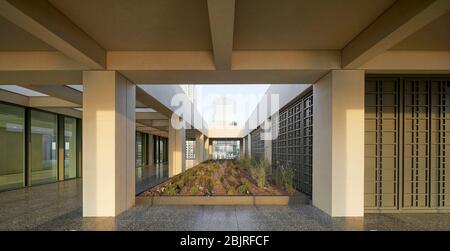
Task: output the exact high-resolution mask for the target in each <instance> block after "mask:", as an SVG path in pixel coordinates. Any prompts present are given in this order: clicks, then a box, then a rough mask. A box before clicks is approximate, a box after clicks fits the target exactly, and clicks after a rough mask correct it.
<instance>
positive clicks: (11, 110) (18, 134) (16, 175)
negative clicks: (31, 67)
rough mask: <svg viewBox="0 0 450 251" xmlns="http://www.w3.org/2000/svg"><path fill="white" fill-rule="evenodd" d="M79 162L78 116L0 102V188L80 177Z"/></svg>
mask: <svg viewBox="0 0 450 251" xmlns="http://www.w3.org/2000/svg"><path fill="white" fill-rule="evenodd" d="M58 139H60V141H58ZM26 142H29V148H28V149H27V147H26V146H27V144H26ZM58 160H61V161H63V162H62V163H59V164H63V167H61V168H62V169H60V170H59V168H58V165H59V164H58ZM80 163H81V123H80V122H79V120H78V119H76V118H72V117H67V116H64V115H57V114H54V113H51V112H44V111H40V110H35V109H31V108H27V107H22V106H18V105H14V104H8V103H2V102H0V191H4V190H11V189H16V188H21V187H25V186H33V185H39V184H46V183H51V182H56V181H58V180H59V178H61V179H65V180H67V179H73V178H77V177H81V173H80V169H81V165H80Z"/></svg>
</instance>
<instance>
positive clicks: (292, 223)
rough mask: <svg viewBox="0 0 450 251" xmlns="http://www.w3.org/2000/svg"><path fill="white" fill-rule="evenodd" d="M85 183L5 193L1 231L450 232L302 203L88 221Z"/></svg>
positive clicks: (155, 209) (0, 196)
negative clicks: (334, 213)
mask: <svg viewBox="0 0 450 251" xmlns="http://www.w3.org/2000/svg"><path fill="white" fill-rule="evenodd" d="M81 187H82V186H81V180H80V179H77V180H70V181H65V182H59V183H54V184H49V185H43V186H36V187H31V188H25V189H19V190H14V191H8V192H2V193H0V230H66V231H71V230H120V231H121V230H151V231H154V230H155V231H157V230H159V231H166V230H184V231H194V230H199V231H211V230H219V231H220V230H224V231H234V230H249V231H258V230H262V231H281V230H313V231H329V230H450V214H367V215H366V216H365V217H364V218H331V217H329V216H327V215H326V214H325V213H323V212H322V211H320V210H318V209H316V208H314V207H313V206H311V205H309V204H307V203H304V202H302V200H300V201H299V202H295V203H292V205H288V206H146V205H138V206H136V207H134V208H132V209H130V210H128V211H126V212H124V213H123V214H121V215H119V216H118V217H115V218H83V217H82V209H81Z"/></svg>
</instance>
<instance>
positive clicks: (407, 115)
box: [365, 78, 450, 211]
mask: <svg viewBox="0 0 450 251" xmlns="http://www.w3.org/2000/svg"><path fill="white" fill-rule="evenodd" d="M449 85H450V81H449V80H448V79H434V78H368V79H367V80H366V106H365V207H366V209H367V210H371V209H377V210H392V209H394V210H418V211H421V210H430V209H432V210H439V209H445V208H449V207H448V205H447V204H448V203H446V199H447V198H448V196H449V194H448V193H449V192H448V189H447V187H446V184H447V183H448V179H449V178H448V175H446V172H448V169H449V168H450V167H449V166H450V165H449V164H448V163H449V151H448V149H449V147H450V146H449V142H448V140H447V135H448V133H449V131H450V128H449V126H448V125H449V116H450V115H449V112H450V101H449V98H450V87H449Z"/></svg>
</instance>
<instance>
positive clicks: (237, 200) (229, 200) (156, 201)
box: [136, 195, 290, 206]
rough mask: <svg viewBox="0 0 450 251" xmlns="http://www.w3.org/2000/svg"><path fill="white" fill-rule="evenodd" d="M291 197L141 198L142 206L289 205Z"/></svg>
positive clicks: (137, 202)
mask: <svg viewBox="0 0 450 251" xmlns="http://www.w3.org/2000/svg"><path fill="white" fill-rule="evenodd" d="M289 200H290V198H289V196H276V195H275V196H139V197H137V198H136V204H139V205H142V204H147V205H153V206H157V205H222V206H227V205H243V206H251V205H255V206H263V205H288V203H289Z"/></svg>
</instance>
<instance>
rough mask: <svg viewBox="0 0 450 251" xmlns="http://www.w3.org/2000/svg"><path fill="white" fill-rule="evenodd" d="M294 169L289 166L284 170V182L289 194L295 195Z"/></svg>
mask: <svg viewBox="0 0 450 251" xmlns="http://www.w3.org/2000/svg"><path fill="white" fill-rule="evenodd" d="M294 175H295V173H294V168H292V167H291V166H290V165H287V166H286V168H285V169H284V175H283V182H284V189H285V190H286V192H288V193H289V194H293V193H294V192H295V189H294Z"/></svg>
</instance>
